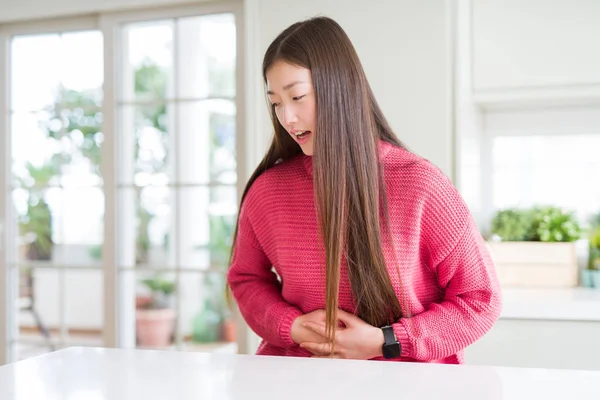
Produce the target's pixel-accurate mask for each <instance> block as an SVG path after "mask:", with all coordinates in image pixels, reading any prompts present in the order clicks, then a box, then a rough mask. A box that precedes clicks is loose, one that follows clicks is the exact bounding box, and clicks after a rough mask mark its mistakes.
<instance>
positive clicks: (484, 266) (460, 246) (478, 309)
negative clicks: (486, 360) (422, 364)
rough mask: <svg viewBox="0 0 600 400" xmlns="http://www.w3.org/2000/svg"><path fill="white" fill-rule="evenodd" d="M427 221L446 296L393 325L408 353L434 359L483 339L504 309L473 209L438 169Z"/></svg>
mask: <svg viewBox="0 0 600 400" xmlns="http://www.w3.org/2000/svg"><path fill="white" fill-rule="evenodd" d="M435 175H436V178H435V179H434V180H433V182H432V185H431V187H430V189H429V192H430V193H429V195H428V199H427V200H426V201H425V203H424V205H423V211H422V220H421V243H422V244H421V248H422V249H421V252H422V253H423V254H424V256H423V257H424V259H425V260H427V263H428V264H429V267H431V268H433V269H434V271H435V273H436V276H437V280H438V284H439V286H440V288H441V289H442V291H443V299H442V301H441V302H439V303H434V304H432V305H431V306H429V307H428V309H426V310H425V311H423V312H421V313H419V314H417V315H415V316H412V317H410V316H409V317H408V318H402V319H400V320H399V321H398V322H397V323H396V324H394V325H393V327H394V331H395V333H396V336H397V338H398V341H399V342H400V344H401V346H402V356H403V357H410V358H413V359H415V360H422V361H431V360H439V359H442V358H445V357H448V356H450V355H452V354H456V353H457V352H459V351H461V350H463V349H464V348H466V347H467V346H469V345H470V344H472V343H474V342H475V341H476V340H478V339H479V338H481V337H482V336H483V335H484V334H485V333H486V332H487V331H488V330H489V329H490V328H491V327H492V326H493V324H494V323H495V322H496V320H497V319H498V317H499V315H500V311H501V297H500V285H499V283H498V280H497V277H496V272H495V268H494V265H493V262H492V260H491V258H490V256H489V254H488V252H487V249H486V247H485V244H484V242H483V238H482V237H481V234H480V233H479V230H478V229H477V226H476V224H475V221H474V220H473V218H472V216H471V214H470V213H469V210H468V208H467V206H466V204H465V203H464V201H463V199H462V198H461V196H460V194H459V193H458V191H457V190H456V189H455V188H454V186H453V185H452V183H451V182H450V180H449V179H447V178H446V177H445V176H442V174H441V172H436V173H435Z"/></svg>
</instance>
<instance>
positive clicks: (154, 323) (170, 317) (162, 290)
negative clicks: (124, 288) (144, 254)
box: [130, 268, 178, 348]
mask: <svg viewBox="0 0 600 400" xmlns="http://www.w3.org/2000/svg"><path fill="white" fill-rule="evenodd" d="M177 283H178V282H177V279H176V276H175V274H173V273H161V272H157V271H153V270H152V269H151V268H148V269H144V270H138V271H137V273H136V279H135V282H134V288H133V291H131V293H130V294H133V295H134V296H135V339H136V341H135V342H136V345H137V347H138V348H174V341H175V334H176V333H175V328H176V325H177V322H176V318H177V313H176V311H175V296H176V295H177Z"/></svg>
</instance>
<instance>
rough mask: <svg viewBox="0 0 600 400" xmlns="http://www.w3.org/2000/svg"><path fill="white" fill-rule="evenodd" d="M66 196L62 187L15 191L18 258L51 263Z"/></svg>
mask: <svg viewBox="0 0 600 400" xmlns="http://www.w3.org/2000/svg"><path fill="white" fill-rule="evenodd" d="M62 197H63V193H62V191H61V189H59V188H50V189H45V190H31V191H30V190H26V189H15V190H14V191H13V206H14V208H15V211H16V215H17V221H18V240H17V246H18V250H17V259H18V260H19V261H20V262H26V261H35V262H47V263H50V262H52V260H53V259H54V254H55V250H56V238H57V229H56V224H57V221H58V220H59V219H60V213H61V204H62V200H63V198H62Z"/></svg>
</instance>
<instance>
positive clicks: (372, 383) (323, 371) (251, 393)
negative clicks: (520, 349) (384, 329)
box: [0, 347, 600, 400]
mask: <svg viewBox="0 0 600 400" xmlns="http://www.w3.org/2000/svg"><path fill="white" fill-rule="evenodd" d="M0 399H2V400H16V399H19V400H25V399H26V400H37V399H45V400H53V399H61V400H101V399H111V400H112V399H119V400H120V399H127V400H129V399H132V400H134V399H143V400H155V399H161V400H163V399H168V400H171V399H172V400H185V399H194V400H213V399H219V400H229V399H244V400H267V399H277V400H282V399H283V400H315V399H327V400H334V399H342V400H353V399H356V400H370V399H411V400H412V399H418V400H420V399H423V400H439V399H444V400H452V399H460V400H471V399H472V400H487V399H511V400H512V399H527V400H531V399H544V400H553V399H557V400H565V399H577V400H581V399H594V400H598V399H600V372H591V371H568V370H541V369H520V368H500V367H482V366H464V365H462V366H450V365H434V364H416V363H414V364H413V363H393V362H374V361H348V360H329V359H326V360H319V359H299V358H284V357H265V356H244V355H233V354H203V353H183V352H167V351H164V352H163V351H150V350H120V349H99V348H79V347H73V348H69V349H65V350H60V351H57V352H54V353H51V354H47V355H43V356H40V357H36V358H32V359H28V360H24V361H20V362H18V363H15V364H10V365H6V366H3V367H0Z"/></svg>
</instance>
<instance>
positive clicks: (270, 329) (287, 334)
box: [227, 207, 302, 348]
mask: <svg viewBox="0 0 600 400" xmlns="http://www.w3.org/2000/svg"><path fill="white" fill-rule="evenodd" d="M227 282H228V284H229V286H230V288H231V292H232V294H233V296H234V298H235V300H236V302H237V304H238V307H239V309H240V312H241V314H242V316H243V317H244V320H245V321H246V323H247V324H248V325H249V326H250V328H252V330H253V331H254V332H256V334H257V335H259V336H260V337H261V338H263V339H264V340H266V341H267V342H269V343H271V344H273V345H275V346H279V347H284V348H287V347H292V346H295V345H296V343H294V341H292V338H291V327H292V323H293V322H294V319H296V317H298V316H300V315H302V312H301V311H300V310H299V309H298V308H296V307H294V306H292V305H291V304H289V303H288V302H287V301H285V300H284V299H283V297H282V296H281V283H280V282H279V280H278V278H277V275H276V274H275V273H274V272H273V271H272V263H271V262H270V261H269V259H268V258H267V256H266V254H265V252H264V251H263V250H262V248H261V246H260V244H259V242H258V240H257V238H256V235H255V232H254V230H253V228H252V225H251V223H250V221H249V218H248V215H247V212H246V209H245V208H244V207H242V209H241V210H240V217H239V223H238V234H237V239H236V242H235V244H234V249H233V257H232V261H231V265H230V268H229V271H228V273H227Z"/></svg>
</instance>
